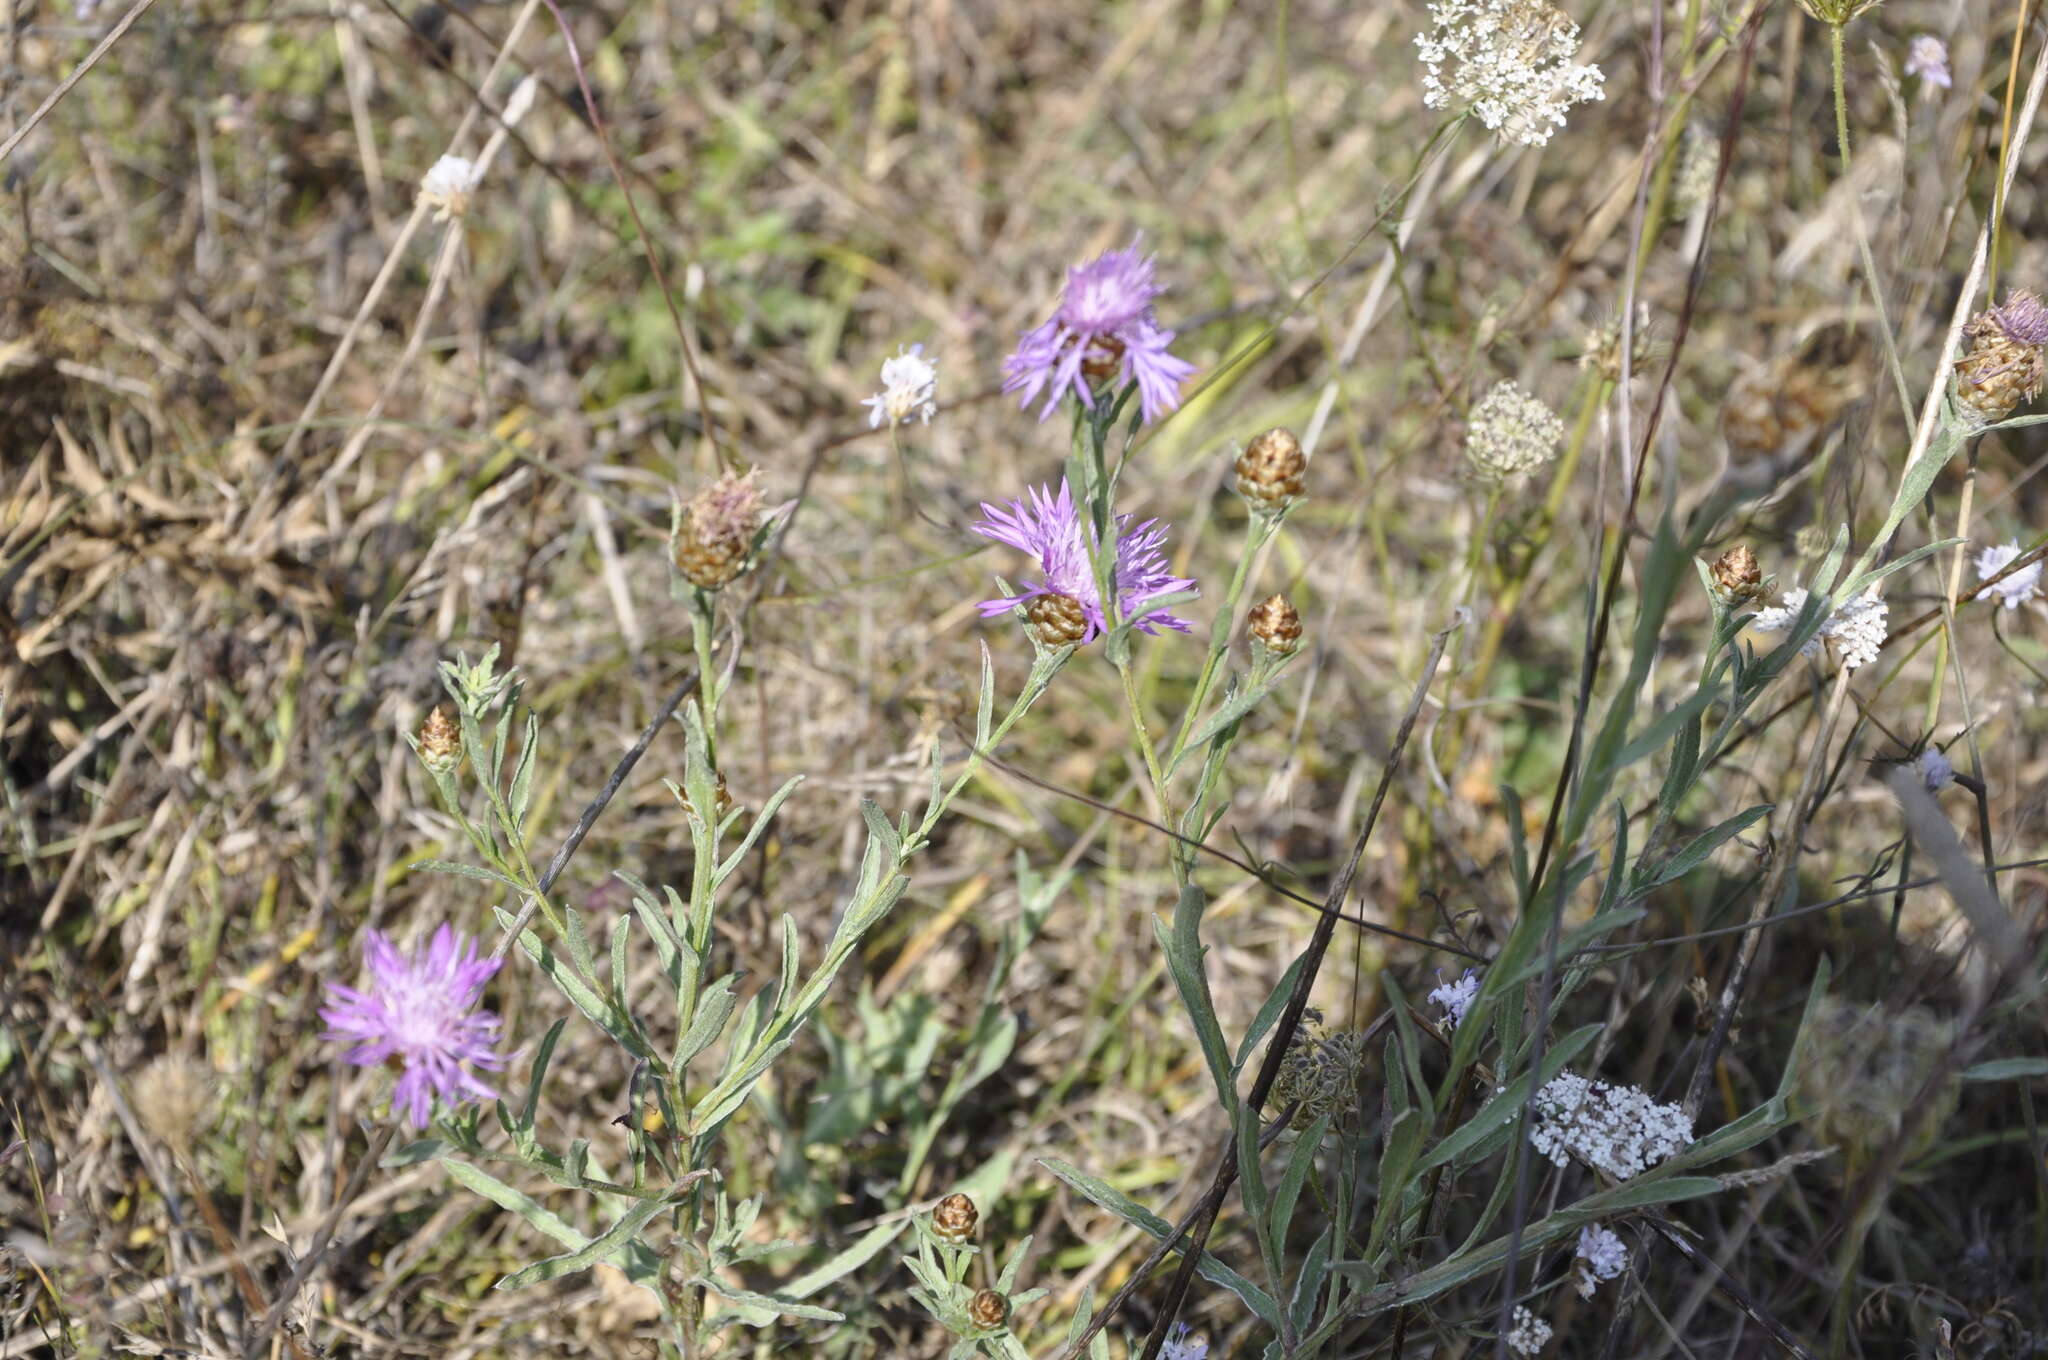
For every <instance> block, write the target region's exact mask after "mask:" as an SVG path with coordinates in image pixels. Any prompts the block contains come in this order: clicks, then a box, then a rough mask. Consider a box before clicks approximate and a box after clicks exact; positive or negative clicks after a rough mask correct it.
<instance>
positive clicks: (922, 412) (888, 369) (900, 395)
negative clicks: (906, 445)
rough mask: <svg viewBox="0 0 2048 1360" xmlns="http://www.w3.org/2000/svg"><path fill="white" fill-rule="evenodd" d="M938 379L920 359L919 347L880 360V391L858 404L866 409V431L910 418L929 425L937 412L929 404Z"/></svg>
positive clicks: (936, 372)
mask: <svg viewBox="0 0 2048 1360" xmlns="http://www.w3.org/2000/svg"><path fill="white" fill-rule="evenodd" d="M938 378H939V370H938V368H937V366H936V365H934V364H933V363H932V362H931V360H929V359H927V358H925V357H924V346H923V345H912V346H910V347H909V348H908V349H899V350H898V351H897V353H896V357H895V358H893V359H884V360H882V390H881V391H879V392H877V393H875V395H873V396H872V397H867V398H865V399H863V400H862V402H861V405H863V406H865V407H867V408H868V428H869V429H871V430H879V429H881V428H882V426H883V425H900V424H902V423H903V422H904V421H907V420H909V419H910V418H911V417H912V416H917V417H920V418H921V419H922V420H923V421H924V423H925V424H927V425H929V424H931V423H932V417H933V416H934V415H936V414H938V409H939V408H938V407H937V406H936V405H934V404H933V401H932V398H933V396H934V395H935V394H936V392H937V388H938Z"/></svg>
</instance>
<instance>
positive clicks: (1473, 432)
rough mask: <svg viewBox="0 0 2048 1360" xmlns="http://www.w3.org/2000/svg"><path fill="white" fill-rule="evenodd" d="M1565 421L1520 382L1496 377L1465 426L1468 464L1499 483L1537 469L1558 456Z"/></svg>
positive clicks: (1475, 473) (1477, 476)
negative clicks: (1531, 394) (1521, 385)
mask: <svg viewBox="0 0 2048 1360" xmlns="http://www.w3.org/2000/svg"><path fill="white" fill-rule="evenodd" d="M1563 442H1564V422H1563V421H1562V420H1559V419H1558V418H1557V414H1556V413H1555V412H1554V411H1552V410H1551V409H1550V408H1549V407H1548V406H1545V405H1544V404H1543V403H1542V402H1541V401H1540V400H1538V399H1537V398H1535V397H1532V396H1530V395H1529V394H1528V393H1527V392H1524V391H1523V390H1522V389H1521V388H1520V387H1519V386H1518V385H1516V384H1515V383H1514V382H1512V381H1510V382H1501V383H1496V384H1494V386H1493V389H1492V390H1491V391H1489V392H1488V393H1487V394H1486V395H1485V396H1483V397H1481V398H1480V399H1479V401H1478V403H1477V404H1476V405H1474V406H1473V408H1472V415H1471V418H1470V420H1469V421H1468V422H1467V425H1466V430H1465V469H1466V471H1467V472H1469V473H1470V474H1471V475H1472V479H1473V480H1474V481H1479V482H1490V483H1498V482H1505V481H1509V480H1512V479H1513V478H1516V477H1520V476H1523V475H1524V474H1526V473H1530V472H1534V471H1535V470H1536V469H1537V468H1540V467H1542V466H1543V465H1544V464H1545V463H1547V462H1549V461H1550V460H1551V459H1552V458H1554V457H1556V456H1557V450H1558V446H1559V445H1561V444H1562V443H1563Z"/></svg>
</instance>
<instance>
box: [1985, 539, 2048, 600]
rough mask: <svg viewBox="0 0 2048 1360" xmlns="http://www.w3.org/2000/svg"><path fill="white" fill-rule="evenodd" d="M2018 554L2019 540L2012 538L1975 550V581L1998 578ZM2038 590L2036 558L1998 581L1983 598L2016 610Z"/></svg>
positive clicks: (2038, 563) (2038, 566) (2039, 576)
mask: <svg viewBox="0 0 2048 1360" xmlns="http://www.w3.org/2000/svg"><path fill="white" fill-rule="evenodd" d="M2019 555H2020V545H2019V540H2018V539H2011V540H2008V541H2007V542H2005V543H2001V544H1997V545H1995V546H1993V547H1989V548H1986V549H1984V550H1983V551H1982V552H1980V553H1978V554H1977V556H1976V559H1975V560H1974V561H1973V562H1972V564H1971V565H1973V566H1974V567H1976V569H1977V580H1978V581H1979V582H1980V583H1981V582H1984V581H1990V580H1993V579H1995V578H1997V576H1998V574H1999V573H2000V572H2002V571H2004V570H2005V569H2006V568H2007V567H2009V566H2011V565H2012V563H2013V559H2014V558H2016V557H2018V556H2019ZM2040 593H2041V561H2040V559H2039V558H2036V559H2035V560H2033V561H2032V562H2029V563H2027V565H2025V566H2024V567H2021V568H2020V569H2019V570H2018V571H2016V572H2013V573H2012V574H2011V575H2009V576H2007V577H2005V578H2004V579H2003V580H1999V581H1998V584H1996V585H1994V586H1992V587H1991V588H1990V589H1989V590H1987V591H1985V592H1984V598H1985V599H1987V600H1990V601H1992V602H1993V603H1996V604H2002V605H2004V606H2005V607H2006V608H2007V609H2018V608H2019V607H2020V606H2021V605H2023V604H2025V603H2026V602H2027V601H2028V600H2031V599H2033V598H2034V597H2035V596H2036V595H2038V594H2040Z"/></svg>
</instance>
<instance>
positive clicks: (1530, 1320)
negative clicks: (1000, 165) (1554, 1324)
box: [1508, 1303, 1550, 1355]
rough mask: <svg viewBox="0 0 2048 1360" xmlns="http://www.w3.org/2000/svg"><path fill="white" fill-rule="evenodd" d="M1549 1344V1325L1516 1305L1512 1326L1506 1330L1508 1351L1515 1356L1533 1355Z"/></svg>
mask: <svg viewBox="0 0 2048 1360" xmlns="http://www.w3.org/2000/svg"><path fill="white" fill-rule="evenodd" d="M1549 1344H1550V1324H1549V1323H1547V1322H1545V1321H1544V1320H1543V1319H1542V1318H1540V1317H1537V1316H1536V1315H1535V1314H1534V1313H1532V1312H1530V1311H1529V1310H1528V1309H1527V1308H1525V1307H1523V1306H1522V1305H1521V1304H1519V1303H1518V1304H1516V1305H1515V1320H1514V1325H1513V1327H1511V1328H1510V1329H1509V1330H1508V1349H1509V1350H1511V1351H1513V1352H1514V1353H1515V1354H1516V1355H1535V1354H1536V1353H1537V1352H1538V1351H1541V1350H1542V1349H1543V1348H1544V1347H1545V1346H1547V1345H1549Z"/></svg>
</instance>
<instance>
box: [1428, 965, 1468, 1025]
mask: <svg viewBox="0 0 2048 1360" xmlns="http://www.w3.org/2000/svg"><path fill="white" fill-rule="evenodd" d="M1438 976H1439V977H1441V976H1442V974H1438ZM1478 995H1479V974H1477V973H1475V972H1473V971H1472V970H1471V969H1470V968H1467V969H1466V970H1465V972H1464V974H1463V976H1461V977H1459V978H1458V980H1457V981H1455V982H1446V983H1444V984H1443V985H1442V986H1440V987H1437V988H1435V989H1433V990H1432V991H1431V992H1430V994H1429V1000H1430V1004H1431V1005H1435V1006H1441V1007H1443V1012H1444V1014H1443V1025H1444V1028H1445V1029H1456V1028H1457V1027H1458V1025H1459V1024H1460V1023H1461V1022H1462V1021H1463V1020H1464V1019H1465V1012H1466V1011H1468V1010H1470V1009H1471V1008H1472V998H1473V997H1475V996H1478Z"/></svg>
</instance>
